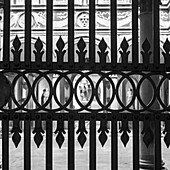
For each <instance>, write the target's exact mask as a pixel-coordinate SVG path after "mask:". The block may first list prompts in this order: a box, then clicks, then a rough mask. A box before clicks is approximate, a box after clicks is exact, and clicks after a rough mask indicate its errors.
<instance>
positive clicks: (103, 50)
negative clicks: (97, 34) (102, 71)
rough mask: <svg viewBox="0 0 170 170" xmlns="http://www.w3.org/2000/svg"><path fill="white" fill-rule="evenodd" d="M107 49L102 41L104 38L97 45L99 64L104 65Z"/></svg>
mask: <svg viewBox="0 0 170 170" xmlns="http://www.w3.org/2000/svg"><path fill="white" fill-rule="evenodd" d="M106 49H107V44H106V42H105V40H104V38H102V40H101V41H100V43H99V50H100V51H97V53H98V55H99V57H100V63H102V64H105V63H106V56H107V55H108V53H109V52H108V51H106Z"/></svg>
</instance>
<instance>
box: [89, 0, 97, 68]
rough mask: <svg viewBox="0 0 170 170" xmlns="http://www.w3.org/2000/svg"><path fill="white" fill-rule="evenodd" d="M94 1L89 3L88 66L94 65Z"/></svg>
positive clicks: (91, 0)
mask: <svg viewBox="0 0 170 170" xmlns="http://www.w3.org/2000/svg"><path fill="white" fill-rule="evenodd" d="M95 24H96V20H95V0H90V1H89V64H90V66H92V67H93V66H94V63H95V34H96V33H95Z"/></svg>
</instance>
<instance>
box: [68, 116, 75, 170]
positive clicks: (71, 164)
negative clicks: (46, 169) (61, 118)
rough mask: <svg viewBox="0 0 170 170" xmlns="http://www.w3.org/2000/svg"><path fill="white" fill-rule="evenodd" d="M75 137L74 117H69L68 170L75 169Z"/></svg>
mask: <svg viewBox="0 0 170 170" xmlns="http://www.w3.org/2000/svg"><path fill="white" fill-rule="evenodd" d="M74 142H75V135H74V117H73V115H72V114H70V115H69V121H68V170H74V169H75V144H74Z"/></svg>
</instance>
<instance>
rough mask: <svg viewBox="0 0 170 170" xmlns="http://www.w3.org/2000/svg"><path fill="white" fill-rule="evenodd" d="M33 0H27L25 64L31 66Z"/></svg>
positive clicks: (27, 66)
mask: <svg viewBox="0 0 170 170" xmlns="http://www.w3.org/2000/svg"><path fill="white" fill-rule="evenodd" d="M31 2H32V0H25V48H24V50H25V54H24V56H25V58H24V61H25V66H26V68H29V67H30V64H31V4H32V3H31Z"/></svg>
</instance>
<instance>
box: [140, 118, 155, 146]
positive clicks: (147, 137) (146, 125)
mask: <svg viewBox="0 0 170 170" xmlns="http://www.w3.org/2000/svg"><path fill="white" fill-rule="evenodd" d="M150 123H151V122H150V120H149V117H148V116H146V117H145V120H144V122H143V130H142V132H141V134H143V135H144V136H143V142H144V143H145V145H146V147H147V148H148V147H149V145H150V144H151V142H152V141H153V138H154V134H153V132H152V130H151V127H150V126H151V125H150Z"/></svg>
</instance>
